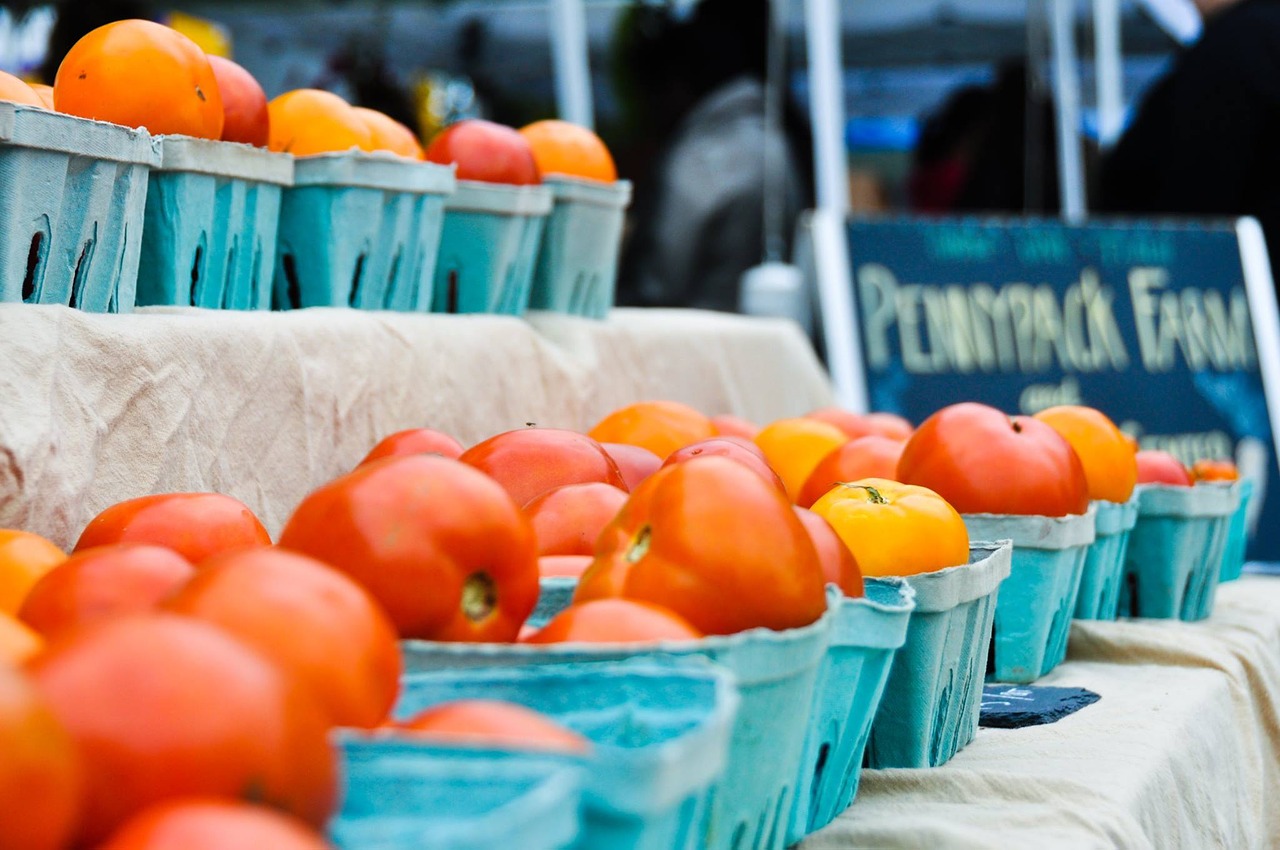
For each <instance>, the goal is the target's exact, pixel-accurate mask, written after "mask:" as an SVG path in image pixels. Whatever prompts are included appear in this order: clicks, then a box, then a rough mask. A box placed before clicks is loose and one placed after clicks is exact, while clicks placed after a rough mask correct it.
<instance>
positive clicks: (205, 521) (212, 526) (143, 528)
mask: <svg viewBox="0 0 1280 850" xmlns="http://www.w3.org/2000/svg"><path fill="white" fill-rule="evenodd" d="M110 543H152V544H155V545H156V546H167V547H169V548H170V549H172V550H174V551H175V552H177V553H178V554H179V555H181V556H182V557H184V558H186V559H187V560H188V561H190V562H191V563H193V564H195V565H196V566H199V565H200V562H201V561H203V560H204V559H205V558H208V557H210V556H211V555H216V554H218V553H219V552H227V551H230V550H232V549H246V548H250V547H253V546H270V545H271V535H269V534H267V529H266V528H264V527H263V525H262V523H261V522H260V521H259V520H258V518H257V517H256V516H254V515H253V512H252V511H250V510H249V509H248V508H247V507H245V505H244V503H243V502H239V501H237V500H235V499H233V498H231V497H230V496H223V495H222V494H221V493H164V494H161V495H159V496H143V497H141V498H138V499H129V500H128V501H124V502H119V503H117V504H114V505H112V506H111V507H109V508H107V509H106V510H105V511H103V512H102V513H100V514H98V515H97V516H96V517H94V518H93V519H91V520H89V524H88V525H87V526H85V529H84V531H83V532H81V534H80V539H79V540H78V541H76V548H75V551H76V552H81V551H83V550H85V549H89V548H91V547H94V546H106V545H108V544H110Z"/></svg>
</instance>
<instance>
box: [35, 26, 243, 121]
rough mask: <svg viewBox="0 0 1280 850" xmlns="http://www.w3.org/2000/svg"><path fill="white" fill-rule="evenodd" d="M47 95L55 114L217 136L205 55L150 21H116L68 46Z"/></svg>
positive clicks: (216, 105)
mask: <svg viewBox="0 0 1280 850" xmlns="http://www.w3.org/2000/svg"><path fill="white" fill-rule="evenodd" d="M53 101H54V104H55V105H56V106H57V109H58V111H59V112H65V113H67V114H68V115H79V116H80V117H81V118H94V119H96V120H98V121H110V122H111V123H113V124H123V125H124V126H126V127H146V128H147V130H148V131H150V132H151V133H152V135H161V134H165V133H178V134H181V135H184V136H195V137H197V138H201V139H220V138H222V125H223V121H224V118H223V111H222V94H221V92H220V91H219V89H218V80H217V77H216V76H215V75H214V71H213V68H212V66H210V64H209V57H207V56H206V55H205V53H204V51H203V50H201V49H200V47H199V45H197V44H196V43H195V42H194V41H192V40H191V39H189V38H187V37H186V36H185V35H183V34H182V33H180V32H178V31H177V30H174V29H170V28H169V27H166V26H164V25H162V24H157V23H153V22H151V21H141V20H125V21H115V22H114V23H109V24H106V25H105V26H101V27H98V28H97V29H95V30H93V31H92V32H90V33H88V34H87V35H85V36H84V37H82V38H81V39H80V40H79V41H77V42H76V43H75V44H74V45H72V47H71V50H69V51H68V52H67V55H66V56H65V57H64V58H63V60H62V64H61V65H59V66H58V73H57V76H55V77H54V80H53Z"/></svg>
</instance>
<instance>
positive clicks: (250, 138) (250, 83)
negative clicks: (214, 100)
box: [209, 54, 271, 148]
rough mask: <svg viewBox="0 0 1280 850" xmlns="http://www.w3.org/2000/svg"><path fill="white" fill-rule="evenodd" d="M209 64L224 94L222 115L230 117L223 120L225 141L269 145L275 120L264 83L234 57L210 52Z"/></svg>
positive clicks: (258, 145)
mask: <svg viewBox="0 0 1280 850" xmlns="http://www.w3.org/2000/svg"><path fill="white" fill-rule="evenodd" d="M209 65H210V67H212V68H213V76H214V78H215V79H217V81H218V91H219V92H220V93H221V94H222V114H223V116H224V117H225V119H226V120H224V121H223V123H222V140H223V141H224V142H242V143H244V144H246V145H256V146H257V147H260V148H265V147H266V146H267V139H268V138H270V136H271V119H270V117H269V116H268V114H267V95H266V93H265V92H263V91H262V86H261V85H259V84H258V81H257V80H255V79H254V78H253V75H252V74H250V73H249V72H248V71H246V70H245V69H244V68H242V67H240V66H239V65H237V64H236V63H235V62H232V61H231V60H230V59H224V58H222V57H221V56H214V55H213V54H209Z"/></svg>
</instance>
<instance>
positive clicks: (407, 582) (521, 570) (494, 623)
mask: <svg viewBox="0 0 1280 850" xmlns="http://www.w3.org/2000/svg"><path fill="white" fill-rule="evenodd" d="M280 546H281V548H285V549H292V550H294V551H296V552H302V553H303V554H306V555H310V556H311V557H313V558H317V559H319V560H321V561H324V562H325V563H327V564H330V565H331V566H334V567H337V568H338V569H340V570H342V571H343V572H345V573H347V575H349V576H351V577H352V578H354V579H355V580H356V581H357V582H359V583H360V584H362V585H364V587H365V589H367V590H368V591H369V592H370V593H372V594H373V597H374V598H375V599H377V600H378V601H379V602H380V603H382V606H383V608H385V609H386V611H387V613H388V614H390V615H391V620H392V622H394V623H395V625H396V629H397V631H398V632H399V633H400V636H401V637H404V638H425V639H429V640H459V641H496V642H501V641H510V640H514V639H515V637H516V635H517V633H519V631H520V624H521V623H523V622H524V621H525V618H527V617H528V616H529V614H530V612H532V611H533V607H534V605H535V604H536V603H537V601H538V562H537V544H536V542H535V540H534V537H533V529H532V528H531V527H530V526H529V520H528V519H526V518H525V516H524V514H522V513H521V512H520V509H519V508H518V507H517V506H516V504H515V502H513V501H512V500H511V497H510V496H509V495H508V494H507V492H506V491H505V490H503V489H502V486H501V485H500V484H498V483H497V482H496V481H494V480H493V479H492V478H489V477H488V476H487V475H484V474H483V473H481V472H478V471H477V470H475V469H473V468H471V467H469V466H467V465H466V464H464V463H460V462H459V461H456V460H451V459H449V458H443V457H435V456H433V455H413V456H411V457H399V458H388V459H386V460H381V461H378V462H376V463H371V464H368V465H367V466H362V467H360V468H359V469H357V470H355V471H354V472H351V473H349V474H347V475H344V476H342V477H341V478H338V479H337V480H335V481H331V482H329V483H328V484H326V485H324V486H323V487H321V488H320V489H318V490H316V491H315V492H314V493H312V494H311V495H309V496H307V498H305V499H303V500H302V504H300V505H299V506H298V508H297V510H296V511H294V514H293V516H292V517H290V519H289V522H288V523H287V524H286V525H285V528H284V531H283V533H281V535H280Z"/></svg>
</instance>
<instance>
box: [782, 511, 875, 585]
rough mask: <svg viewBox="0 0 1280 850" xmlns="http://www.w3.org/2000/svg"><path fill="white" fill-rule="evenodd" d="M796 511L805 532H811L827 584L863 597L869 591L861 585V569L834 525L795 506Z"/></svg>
mask: <svg viewBox="0 0 1280 850" xmlns="http://www.w3.org/2000/svg"><path fill="white" fill-rule="evenodd" d="M795 511H796V516H798V517H800V521H801V522H803V523H804V528H805V531H807V532H809V539H810V540H812V541H813V548H814V551H816V552H817V553H818V562H819V563H820V564H821V565H822V575H823V578H825V579H826V580H827V584H834V585H835V586H836V587H838V588H840V590H841V591H843V592H844V595H845V596H851V597H855V598H856V597H859V596H862V595H864V594H865V593H866V588H865V587H863V584H862V570H860V569H858V561H857V559H856V558H854V557H853V552H851V551H849V547H848V546H846V545H845V542H844V541H843V540H841V539H840V535H839V534H836V530H835V529H834V528H832V527H831V523H829V522H827V521H826V519H824V518H823V517H820V516H818V515H817V514H815V513H814V512H813V511H811V510H809V509H807V508H802V507H800V506H799V505H796V506H795Z"/></svg>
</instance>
